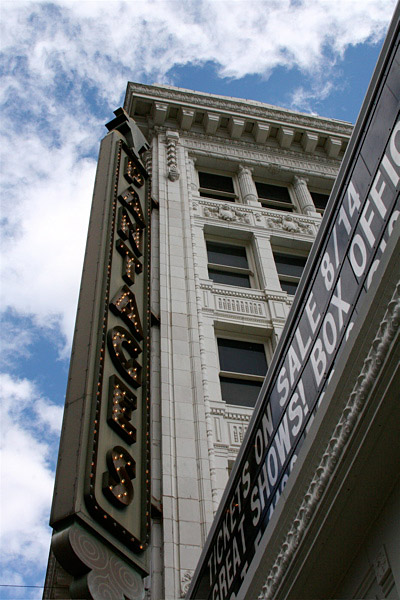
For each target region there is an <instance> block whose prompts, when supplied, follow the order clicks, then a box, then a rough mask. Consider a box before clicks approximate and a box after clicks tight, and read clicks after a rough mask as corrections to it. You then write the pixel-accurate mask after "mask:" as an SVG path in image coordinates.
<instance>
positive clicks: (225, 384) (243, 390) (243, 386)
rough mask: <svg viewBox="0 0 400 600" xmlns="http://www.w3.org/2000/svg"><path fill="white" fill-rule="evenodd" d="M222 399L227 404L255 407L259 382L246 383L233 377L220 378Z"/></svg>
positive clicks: (259, 386)
mask: <svg viewBox="0 0 400 600" xmlns="http://www.w3.org/2000/svg"><path fill="white" fill-rule="evenodd" d="M220 381H221V394H222V399H223V400H225V402H227V403H228V404H235V405H239V406H255V403H256V400H257V398H258V394H259V393H260V389H261V385H262V382H261V381H246V380H243V379H234V378H233V377H220Z"/></svg>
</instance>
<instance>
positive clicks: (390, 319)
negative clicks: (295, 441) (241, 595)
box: [258, 282, 400, 600]
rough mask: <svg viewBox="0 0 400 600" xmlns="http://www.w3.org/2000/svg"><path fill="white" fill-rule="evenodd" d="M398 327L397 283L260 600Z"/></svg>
mask: <svg viewBox="0 0 400 600" xmlns="http://www.w3.org/2000/svg"><path fill="white" fill-rule="evenodd" d="M399 324H400V282H399V283H398V284H397V287H396V290H395V293H394V294H393V296H392V299H391V301H390V302H389V305H388V309H387V311H386V313H385V315H384V317H383V319H382V321H381V324H380V327H379V329H378V331H377V333H376V336H375V339H374V341H373V342H372V347H371V350H370V351H369V353H368V355H367V357H366V358H365V360H364V364H363V368H362V370H361V373H360V375H359V376H358V377H357V381H356V384H355V385H354V388H353V390H352V392H351V394H350V396H349V398H348V400H347V403H346V405H345V407H344V410H343V411H342V414H341V417H340V419H339V422H338V423H337V425H336V428H335V430H334V432H333V435H332V437H331V439H330V440H329V443H328V445H327V446H326V449H325V452H324V453H323V455H322V458H321V461H320V464H319V466H318V467H317V468H316V470H315V475H314V477H313V479H312V481H311V483H310V485H309V487H308V490H307V491H306V493H305V495H304V498H303V501H302V503H301V505H300V507H299V509H298V511H297V515H296V516H295V518H294V519H293V525H292V526H291V528H290V530H289V531H288V533H287V534H286V537H285V539H284V541H283V543H282V545H281V550H280V551H279V554H278V556H277V557H276V559H275V562H274V564H273V566H272V568H271V570H270V572H269V575H268V576H267V578H266V580H265V583H264V585H263V587H262V590H261V592H260V594H259V596H258V600H271V599H272V598H275V597H276V591H277V588H278V586H279V584H280V583H281V581H282V578H283V577H284V576H285V572H286V570H287V568H288V567H289V565H290V564H291V560H292V558H293V556H294V554H295V552H296V549H297V548H298V547H299V545H300V543H301V540H302V538H303V536H304V534H305V532H306V529H307V525H308V523H309V521H310V519H311V518H312V515H313V513H314V512H315V511H316V509H317V506H318V504H319V502H320V500H321V498H322V495H323V493H324V491H325V489H326V487H327V485H328V484H329V481H330V480H331V476H332V473H333V471H334V469H335V465H336V464H337V463H338V462H339V460H340V457H341V455H342V453H343V451H344V448H345V446H346V443H347V441H348V439H349V437H350V435H351V433H352V431H353V429H354V426H355V425H356V422H357V420H358V418H359V416H360V414H361V412H362V410H363V408H364V404H365V402H366V399H367V398H368V395H369V393H370V390H371V389H372V387H373V385H374V383H375V381H376V377H377V375H378V374H379V371H380V369H381V366H382V362H383V361H384V359H385V356H386V354H387V352H388V350H389V348H390V346H391V344H392V341H393V339H394V337H395V335H396V334H397V332H398V328H399Z"/></svg>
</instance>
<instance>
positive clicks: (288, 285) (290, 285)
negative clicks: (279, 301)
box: [281, 280, 299, 296]
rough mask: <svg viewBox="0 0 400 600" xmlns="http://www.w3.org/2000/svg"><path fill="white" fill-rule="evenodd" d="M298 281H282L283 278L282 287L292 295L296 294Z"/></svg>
mask: <svg viewBox="0 0 400 600" xmlns="http://www.w3.org/2000/svg"><path fill="white" fill-rule="evenodd" d="M298 285H299V284H298V283H297V282H295V281H282V280H281V288H282V289H283V291H284V292H287V293H288V294H290V295H291V296H294V295H295V293H296V292H297V288H298Z"/></svg>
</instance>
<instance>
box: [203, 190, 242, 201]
mask: <svg viewBox="0 0 400 600" xmlns="http://www.w3.org/2000/svg"><path fill="white" fill-rule="evenodd" d="M200 196H201V197H202V198H211V199H212V200H224V201H225V202H235V198H230V197H229V196H222V195H220V194H214V193H213V192H200Z"/></svg>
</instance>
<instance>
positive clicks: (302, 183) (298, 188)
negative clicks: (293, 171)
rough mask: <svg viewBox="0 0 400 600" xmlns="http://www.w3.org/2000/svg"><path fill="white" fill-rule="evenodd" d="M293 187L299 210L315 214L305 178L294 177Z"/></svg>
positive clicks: (306, 213)
mask: <svg viewBox="0 0 400 600" xmlns="http://www.w3.org/2000/svg"><path fill="white" fill-rule="evenodd" d="M293 187H294V191H295V193H296V198H297V201H298V203H299V206H300V210H301V212H302V213H303V214H305V215H313V216H315V215H316V214H317V212H316V210H315V206H314V202H313V199H312V197H311V194H310V192H309V190H308V187H307V179H305V178H304V177H297V176H296V177H294V179H293Z"/></svg>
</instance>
